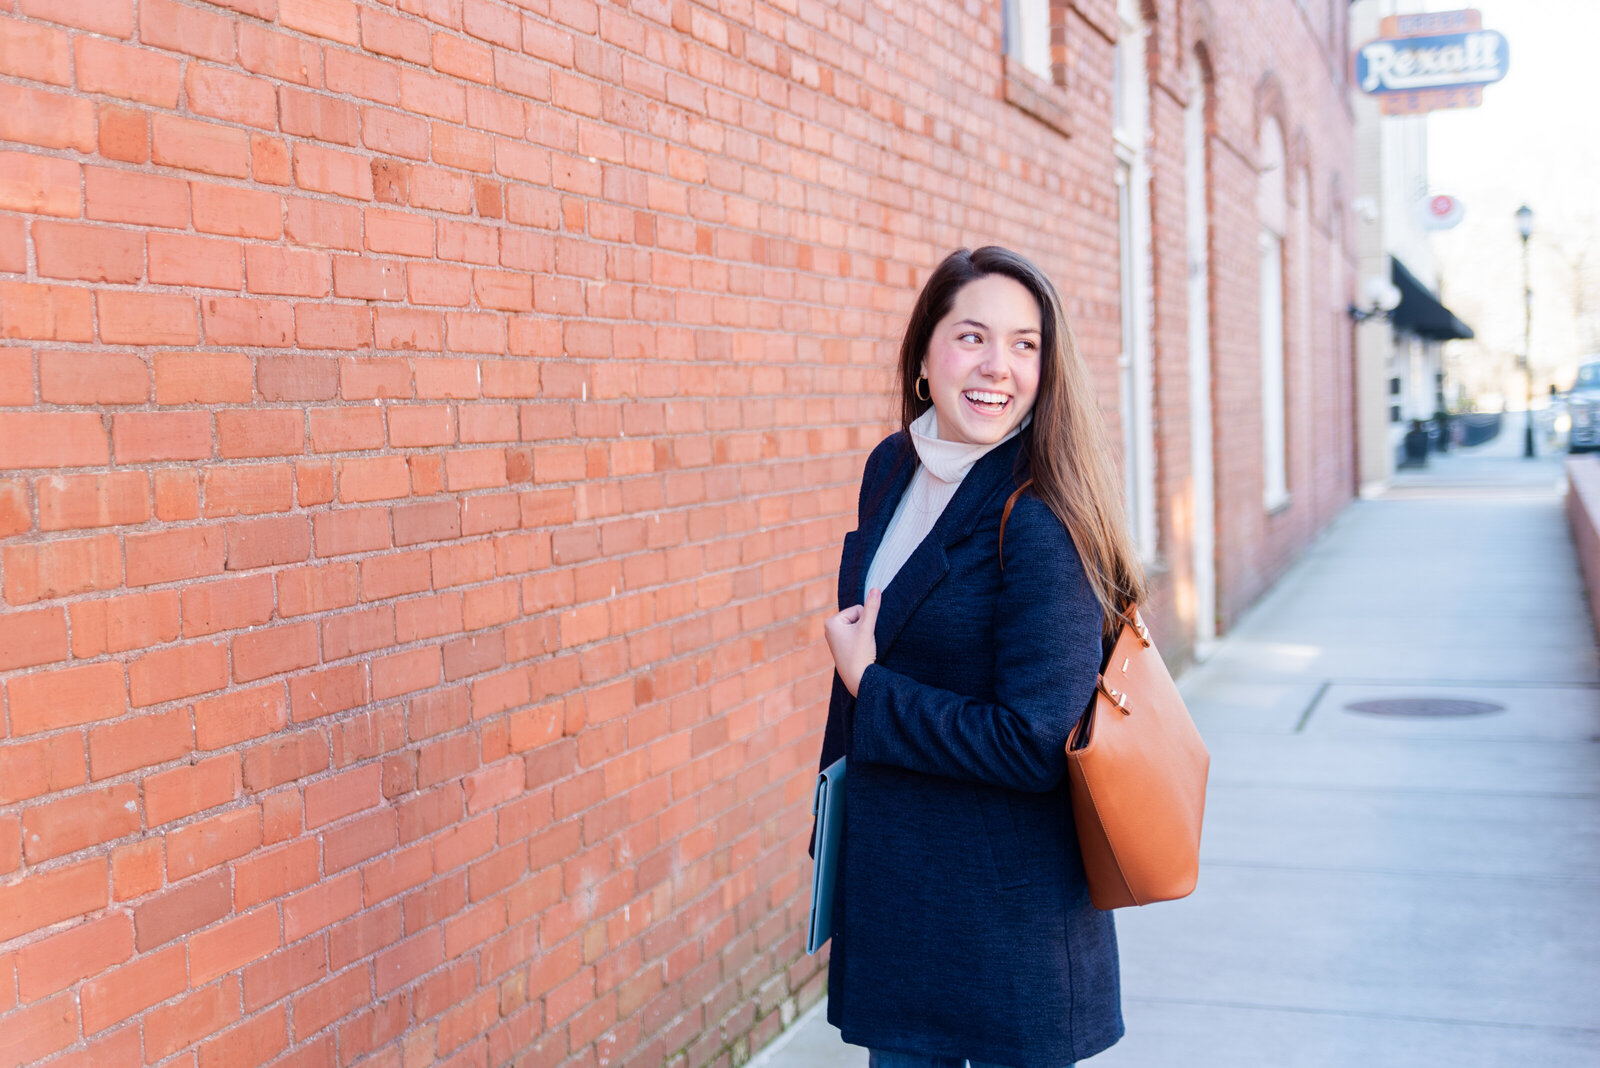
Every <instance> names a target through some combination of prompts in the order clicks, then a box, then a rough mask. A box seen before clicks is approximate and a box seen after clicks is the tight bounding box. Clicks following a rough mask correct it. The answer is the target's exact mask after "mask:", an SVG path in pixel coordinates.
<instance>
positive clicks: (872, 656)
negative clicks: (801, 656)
mask: <svg viewBox="0 0 1600 1068" xmlns="http://www.w3.org/2000/svg"><path fill="white" fill-rule="evenodd" d="M882 600H883V595H882V594H880V593H879V592H878V591H877V590H875V589H872V590H868V591H867V603H866V604H858V605H852V606H851V607H849V608H846V609H845V610H844V611H843V612H840V613H839V614H838V615H836V616H831V617H829V619H828V621H827V622H826V623H824V624H823V625H822V633H823V634H824V635H826V636H827V639H828V649H829V651H830V652H832V653H833V663H834V666H835V667H836V668H838V669H839V678H840V679H841V680H843V682H844V688H845V689H847V690H849V691H850V696H851V697H854V696H855V695H856V691H857V690H858V689H860V688H861V676H862V675H864V674H866V671H867V666H868V665H869V664H871V663H872V662H873V661H875V660H877V659H878V639H877V637H876V635H874V633H873V631H874V629H876V627H877V625H878V605H879V603H880V602H881V601H882Z"/></svg>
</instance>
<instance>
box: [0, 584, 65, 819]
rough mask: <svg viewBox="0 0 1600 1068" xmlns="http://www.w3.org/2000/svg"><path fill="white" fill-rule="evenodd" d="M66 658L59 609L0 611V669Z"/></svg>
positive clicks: (63, 614) (63, 624)
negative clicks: (1, 612) (0, 612)
mask: <svg viewBox="0 0 1600 1068" xmlns="http://www.w3.org/2000/svg"><path fill="white" fill-rule="evenodd" d="M66 658H67V617H66V613H65V612H63V611H62V610H61V609H60V608H39V609H35V610H33V611H28V612H17V611H12V612H6V613H4V614H0V671H11V670H13V669H15V668H20V667H38V666H39V665H40V664H50V663H54V662H55V661H58V660H65V659H66ZM0 789H3V787H0Z"/></svg>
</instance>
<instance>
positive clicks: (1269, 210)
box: [1256, 116, 1289, 511]
mask: <svg viewBox="0 0 1600 1068" xmlns="http://www.w3.org/2000/svg"><path fill="white" fill-rule="evenodd" d="M1258 159H1259V161H1260V168H1261V170H1260V174H1259V176H1258V179H1257V188H1256V218H1257V219H1258V220H1259V221H1260V225H1261V232H1260V236H1259V241H1258V246H1259V253H1260V257H1259V258H1260V278H1261V471H1262V503H1263V504H1264V505H1265V507H1266V509H1267V510H1268V511H1273V510H1275V509H1277V508H1280V507H1282V506H1283V505H1284V504H1287V503H1288V501H1289V481H1288V479H1289V470H1288V469H1289V465H1288V441H1287V435H1286V433H1285V426H1284V396H1283V394H1284V376H1283V357H1284V352H1283V238H1284V233H1285V231H1286V230H1287V229H1288V226H1289V196H1288V185H1287V181H1286V178H1287V167H1286V166H1285V158H1284V147H1283V130H1282V129H1281V128H1280V127H1279V126H1278V121H1277V120H1276V119H1274V118H1272V117H1271V116H1268V117H1266V118H1264V119H1262V120H1261V143H1260V145H1259V154H1258Z"/></svg>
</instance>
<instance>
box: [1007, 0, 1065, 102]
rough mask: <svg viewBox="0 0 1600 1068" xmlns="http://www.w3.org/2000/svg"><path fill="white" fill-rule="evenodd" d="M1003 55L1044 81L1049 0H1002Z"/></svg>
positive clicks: (1050, 77) (1049, 76)
mask: <svg viewBox="0 0 1600 1068" xmlns="http://www.w3.org/2000/svg"><path fill="white" fill-rule="evenodd" d="M1004 17H1005V51H1006V55H1008V56H1010V57H1011V58H1012V59H1015V60H1016V61H1017V62H1019V63H1021V64H1022V65H1023V66H1024V67H1026V68H1027V69H1028V70H1030V71H1032V72H1033V73H1034V74H1037V75H1038V76H1039V77H1040V78H1043V79H1044V80H1045V81H1047V82H1052V83H1053V82H1054V81H1055V75H1054V73H1053V71H1052V69H1051V61H1050V0H1005V8H1004Z"/></svg>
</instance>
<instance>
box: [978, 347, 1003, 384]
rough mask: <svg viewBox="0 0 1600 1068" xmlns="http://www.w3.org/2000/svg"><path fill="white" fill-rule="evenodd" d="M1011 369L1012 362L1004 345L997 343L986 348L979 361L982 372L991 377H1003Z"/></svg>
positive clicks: (979, 369)
mask: <svg viewBox="0 0 1600 1068" xmlns="http://www.w3.org/2000/svg"><path fill="white" fill-rule="evenodd" d="M1010 370H1011V364H1010V361H1009V360H1008V359H1007V353H1006V350H1005V349H1004V348H1003V347H1001V346H1000V345H998V344H996V345H989V346H987V347H985V348H984V350H983V359H982V360H980V361H979V362H978V371H979V372H980V373H982V374H984V375H987V376H988V377H990V378H1003V377H1005V376H1006V375H1007V374H1008V373H1009V372H1010Z"/></svg>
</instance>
